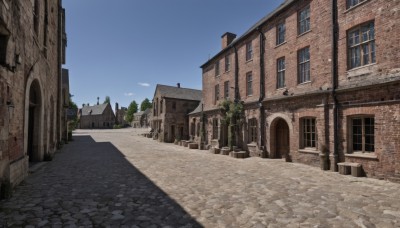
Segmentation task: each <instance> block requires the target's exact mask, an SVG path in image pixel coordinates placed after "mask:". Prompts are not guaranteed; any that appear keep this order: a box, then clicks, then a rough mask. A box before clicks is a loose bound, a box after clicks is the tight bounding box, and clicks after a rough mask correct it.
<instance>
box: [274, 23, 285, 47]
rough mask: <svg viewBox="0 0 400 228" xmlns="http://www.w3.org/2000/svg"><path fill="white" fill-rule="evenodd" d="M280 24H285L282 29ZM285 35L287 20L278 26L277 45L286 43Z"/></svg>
mask: <svg viewBox="0 0 400 228" xmlns="http://www.w3.org/2000/svg"><path fill="white" fill-rule="evenodd" d="M280 26H283V29H282V30H280ZM285 35H286V24H285V22H282V23H279V24H278V25H277V26H276V45H280V44H283V43H285V41H286V40H285V39H286V37H285ZM282 38H283V39H282Z"/></svg>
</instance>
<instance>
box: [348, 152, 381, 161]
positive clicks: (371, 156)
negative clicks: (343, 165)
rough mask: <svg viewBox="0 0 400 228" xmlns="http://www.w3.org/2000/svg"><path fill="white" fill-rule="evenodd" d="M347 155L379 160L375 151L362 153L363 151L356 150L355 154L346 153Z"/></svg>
mask: <svg viewBox="0 0 400 228" xmlns="http://www.w3.org/2000/svg"><path fill="white" fill-rule="evenodd" d="M344 156H345V157H350V158H365V159H372V160H378V156H376V154H375V153H373V152H372V153H361V152H356V153H353V154H345V155H344Z"/></svg>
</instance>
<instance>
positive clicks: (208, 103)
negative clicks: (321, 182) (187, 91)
mask: <svg viewBox="0 0 400 228" xmlns="http://www.w3.org/2000/svg"><path fill="white" fill-rule="evenodd" d="M399 8H400V2H399V1H383V0H357V1H348V0H330V1H328V0H287V1H285V2H284V3H283V4H282V5H281V6H279V7H278V8H277V9H275V10H274V11H273V12H272V13H270V14H269V15H267V16H265V17H264V18H262V19H261V20H260V21H259V22H257V23H256V24H255V25H254V26H252V27H251V28H250V29H249V30H248V31H247V32H246V33H244V34H243V35H242V36H240V37H238V38H236V35H234V34H232V33H226V34H224V35H223V36H222V50H221V51H220V52H219V53H218V54H216V55H215V56H214V57H212V58H211V59H210V60H208V61H207V62H206V63H205V64H203V65H202V66H201V67H202V70H203V101H204V104H203V110H202V113H203V114H204V117H205V118H206V120H205V121H203V122H204V128H205V132H206V137H205V142H206V143H207V144H211V145H213V146H217V147H222V146H225V145H226V144H227V140H226V138H227V136H226V135H227V133H226V132H227V130H226V126H224V124H223V122H222V121H221V120H222V115H223V114H222V113H221V110H220V107H219V103H221V101H223V100H225V99H228V100H231V101H233V102H238V103H241V104H243V106H244V110H245V111H244V117H243V121H242V122H240V124H238V126H237V128H238V130H237V134H235V136H236V139H235V141H236V145H237V146H238V147H241V148H242V149H243V150H247V151H249V154H250V156H261V157H269V158H283V159H286V160H287V161H294V162H300V163H305V164H309V165H313V166H320V165H321V164H320V163H326V165H327V166H328V167H329V168H330V169H331V170H332V171H337V163H338V162H343V161H346V162H354V163H359V164H361V165H362V168H363V170H364V172H365V174H366V175H367V176H369V177H376V178H387V179H396V178H399V177H400V135H399V132H400V119H399V116H400V62H399V61H398V59H399V57H400V37H399V36H398V34H400V13H399V12H400V11H399ZM190 119H191V120H195V121H199V120H200V119H201V118H199V112H197V113H193V114H191V116H190ZM191 126H193V127H194V128H195V129H196V126H197V125H191ZM200 126H201V124H200V125H199V127H200ZM191 131H192V130H191ZM195 131H197V130H193V132H195ZM324 156H325V158H326V159H321V158H324Z"/></svg>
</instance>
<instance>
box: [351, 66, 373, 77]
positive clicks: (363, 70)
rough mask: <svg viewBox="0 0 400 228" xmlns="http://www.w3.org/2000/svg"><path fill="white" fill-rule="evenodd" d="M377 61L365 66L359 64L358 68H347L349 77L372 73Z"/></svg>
mask: <svg viewBox="0 0 400 228" xmlns="http://www.w3.org/2000/svg"><path fill="white" fill-rule="evenodd" d="M376 65H377V64H376V62H375V63H371V64H367V65H364V66H359V67H356V68H352V69H349V70H347V78H354V77H361V76H366V75H369V74H371V73H372V72H373V71H374V69H373V68H374V67H375V66H376Z"/></svg>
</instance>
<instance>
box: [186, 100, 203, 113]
mask: <svg viewBox="0 0 400 228" xmlns="http://www.w3.org/2000/svg"><path fill="white" fill-rule="evenodd" d="M202 105H203V100H201V101H200V103H199V105H198V106H197V108H195V109H194V110H193V111H192V112H191V113H189V115H192V114H197V113H200V112H201V106H202ZM203 111H204V110H203Z"/></svg>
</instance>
